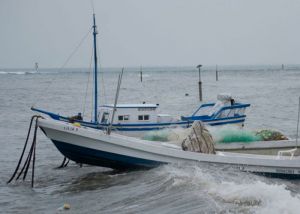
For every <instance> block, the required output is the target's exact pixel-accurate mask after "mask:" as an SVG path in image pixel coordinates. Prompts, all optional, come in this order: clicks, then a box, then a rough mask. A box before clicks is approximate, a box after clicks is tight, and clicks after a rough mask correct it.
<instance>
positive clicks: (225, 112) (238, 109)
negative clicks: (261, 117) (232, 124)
mask: <svg viewBox="0 0 300 214" xmlns="http://www.w3.org/2000/svg"><path fill="white" fill-rule="evenodd" d="M249 106H250V104H242V103H235V104H234V105H230V106H223V107H222V108H221V109H220V110H218V111H217V112H215V113H214V114H213V115H212V118H226V117H236V116H244V115H245V111H246V108H247V107H249Z"/></svg>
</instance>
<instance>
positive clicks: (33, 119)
mask: <svg viewBox="0 0 300 214" xmlns="http://www.w3.org/2000/svg"><path fill="white" fill-rule="evenodd" d="M39 118H42V116H39V115H34V116H32V117H31V120H30V124H29V129H28V133H27V137H26V141H25V144H24V148H23V150H22V154H21V156H20V159H19V161H18V164H17V167H16V169H15V171H14V173H13V175H12V176H11V178H10V179H9V180H8V181H7V183H10V182H11V181H12V180H13V179H14V178H15V177H16V175H17V173H18V171H19V168H20V166H21V163H22V160H23V157H24V154H25V151H26V148H27V145H28V140H29V137H30V133H31V129H32V124H33V122H35V126H34V133H33V140H32V144H31V147H30V149H29V152H28V156H27V158H26V161H25V163H24V165H23V167H22V169H21V171H20V172H19V174H18V176H17V177H16V180H18V179H19V178H20V176H21V175H22V174H23V180H25V178H26V176H27V173H28V170H29V167H30V162H31V160H32V174H31V187H33V185H34V167H35V155H36V152H35V150H36V134H37V128H38V119H39Z"/></svg>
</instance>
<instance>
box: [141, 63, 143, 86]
mask: <svg viewBox="0 0 300 214" xmlns="http://www.w3.org/2000/svg"><path fill="white" fill-rule="evenodd" d="M140 78H141V82H143V70H142V66H141V69H140Z"/></svg>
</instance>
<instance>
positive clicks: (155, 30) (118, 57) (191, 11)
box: [0, 0, 300, 68]
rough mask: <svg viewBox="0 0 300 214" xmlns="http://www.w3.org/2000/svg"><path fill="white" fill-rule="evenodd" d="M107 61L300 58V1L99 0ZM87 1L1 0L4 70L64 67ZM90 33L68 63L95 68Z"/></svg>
mask: <svg viewBox="0 0 300 214" xmlns="http://www.w3.org/2000/svg"><path fill="white" fill-rule="evenodd" d="M94 7H95V13H96V19H97V25H98V29H99V37H98V41H99V47H98V48H99V50H100V58H101V59H100V62H101V66H103V67H118V66H140V65H143V66H165V65H166V66H194V65H196V64H199V63H201V64H204V65H214V64H219V65H235V64H281V63H284V64H289V63H290V64H299V60H300V41H299V40H300V1H297V0H282V1H276V0H205V1H204V0H147V1H146V0H94ZM91 21H92V7H91V3H90V1H88V0H26V1H25V0H0V29H1V31H0V68H20V67H33V66H34V63H35V62H39V65H40V67H60V66H62V64H63V63H64V62H65V60H66V59H67V57H68V56H69V55H70V54H71V52H72V51H73V50H74V48H75V47H76V45H77V44H78V43H79V42H80V40H81V39H82V38H83V37H84V35H85V34H86V33H87V32H88V31H89V29H90V28H91ZM91 39H92V37H91V36H89V37H88V39H87V40H86V41H85V43H84V44H83V46H82V47H81V48H80V49H79V51H78V53H76V54H75V56H74V57H73V58H72V60H70V62H69V63H68V67H88V66H89V62H90V57H91V53H92V52H91V51H92V48H91V45H92V43H91V42H92V40H91Z"/></svg>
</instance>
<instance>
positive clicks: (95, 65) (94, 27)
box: [93, 13, 98, 123]
mask: <svg viewBox="0 0 300 214" xmlns="http://www.w3.org/2000/svg"><path fill="white" fill-rule="evenodd" d="M93 23H94V25H93V29H94V32H93V35H94V67H95V71H94V80H95V83H94V84H95V85H94V89H95V97H94V122H95V123H97V106H98V103H97V102H98V98H97V97H98V85H97V82H98V80H97V70H98V69H97V41H96V35H97V34H98V32H97V26H96V19H95V13H94V14H93Z"/></svg>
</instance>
